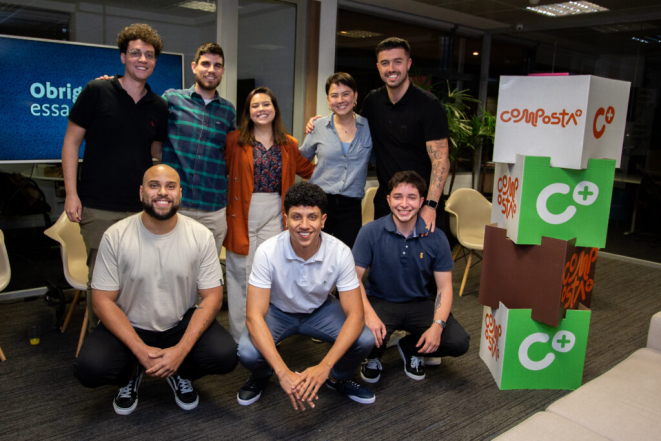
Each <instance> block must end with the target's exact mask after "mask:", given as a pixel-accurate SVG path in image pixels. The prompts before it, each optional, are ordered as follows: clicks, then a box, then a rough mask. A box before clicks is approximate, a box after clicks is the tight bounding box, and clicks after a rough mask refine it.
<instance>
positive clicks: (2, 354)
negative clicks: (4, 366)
mask: <svg viewBox="0 0 661 441" xmlns="http://www.w3.org/2000/svg"><path fill="white" fill-rule="evenodd" d="M0 361H7V357H5V353H4V352H2V348H0Z"/></svg>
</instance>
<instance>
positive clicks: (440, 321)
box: [434, 320, 447, 329]
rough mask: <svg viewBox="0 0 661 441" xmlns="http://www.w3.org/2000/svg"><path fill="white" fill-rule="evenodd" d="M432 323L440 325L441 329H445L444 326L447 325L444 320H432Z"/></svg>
mask: <svg viewBox="0 0 661 441" xmlns="http://www.w3.org/2000/svg"><path fill="white" fill-rule="evenodd" d="M434 323H436V324H438V325H440V326H441V328H443V329H445V325H446V324H447V323H445V321H444V320H434Z"/></svg>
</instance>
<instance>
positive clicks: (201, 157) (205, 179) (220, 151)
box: [163, 87, 236, 211]
mask: <svg viewBox="0 0 661 441" xmlns="http://www.w3.org/2000/svg"><path fill="white" fill-rule="evenodd" d="M163 98H165V101H167V103H168V111H169V112H170V115H169V119H168V139H167V140H166V141H165V143H164V144H163V164H167V165H169V166H171V167H172V168H174V169H175V170H177V172H178V173H179V177H180V178H181V186H182V188H183V195H182V198H181V206H182V207H185V208H194V209H198V210H204V211H218V210H220V209H221V208H224V207H226V206H227V167H226V165H225V155H224V151H225V135H227V133H228V132H231V131H233V130H235V129H236V110H235V109H234V105H233V104H232V103H230V102H229V101H227V100H225V99H223V98H221V97H220V96H218V93H216V96H215V97H214V99H213V100H212V101H211V102H209V104H206V105H205V104H204V100H203V99H202V97H201V96H200V95H199V94H198V93H197V92H195V87H191V88H190V89H183V90H175V89H169V90H166V91H165V93H164V94H163Z"/></svg>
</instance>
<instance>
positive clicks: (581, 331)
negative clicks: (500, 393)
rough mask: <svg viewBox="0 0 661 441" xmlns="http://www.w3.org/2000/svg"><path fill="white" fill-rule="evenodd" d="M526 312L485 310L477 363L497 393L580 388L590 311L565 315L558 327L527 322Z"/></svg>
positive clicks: (503, 306)
mask: <svg viewBox="0 0 661 441" xmlns="http://www.w3.org/2000/svg"><path fill="white" fill-rule="evenodd" d="M530 312H531V311H530V309H508V308H507V307H506V306H505V305H503V304H502V303H501V304H500V306H499V308H498V309H493V308H489V307H488V306H485V307H484V311H483V314H482V334H481V338H480V358H481V359H482V360H483V361H484V362H485V363H486V365H487V367H488V368H489V370H490V371H491V374H492V375H493V377H494V379H495V380H496V384H497V385H498V387H499V388H500V389H501V390H511V389H565V390H574V389H577V388H578V387H580V386H581V382H582V380H583V364H584V362H585V349H586V347H587V340H588V329H589V327H590V315H591V311H590V310H589V309H580V310H569V311H567V316H566V317H565V318H564V319H563V320H562V321H561V322H560V325H559V326H558V327H553V326H548V325H545V324H543V323H540V322H537V321H535V320H533V319H531V318H530Z"/></svg>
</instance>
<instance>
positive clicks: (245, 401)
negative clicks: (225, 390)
mask: <svg viewBox="0 0 661 441" xmlns="http://www.w3.org/2000/svg"><path fill="white" fill-rule="evenodd" d="M270 378H271V376H270V375H269V376H268V377H263V378H256V377H255V376H254V375H251V376H250V378H248V381H246V384H244V385H243V386H242V387H241V389H239V393H238V394H236V400H237V401H238V402H239V404H240V405H242V406H250V405H251V404H252V403H254V402H255V401H257V400H259V397H261V396H262V391H263V390H264V389H265V388H266V385H267V384H269V379H270Z"/></svg>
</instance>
